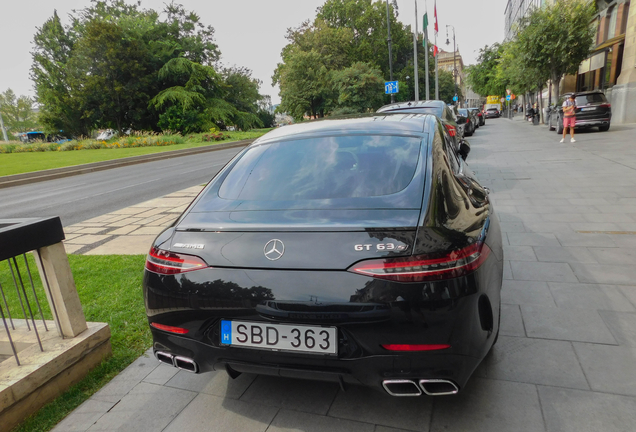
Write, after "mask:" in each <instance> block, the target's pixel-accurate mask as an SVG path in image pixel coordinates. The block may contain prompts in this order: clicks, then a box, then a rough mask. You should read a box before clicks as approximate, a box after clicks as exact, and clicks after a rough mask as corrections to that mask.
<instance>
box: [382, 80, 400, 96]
mask: <svg viewBox="0 0 636 432" xmlns="http://www.w3.org/2000/svg"><path fill="white" fill-rule="evenodd" d="M399 91H400V86H399V84H398V82H397V81H385V82H384V94H394V93H399Z"/></svg>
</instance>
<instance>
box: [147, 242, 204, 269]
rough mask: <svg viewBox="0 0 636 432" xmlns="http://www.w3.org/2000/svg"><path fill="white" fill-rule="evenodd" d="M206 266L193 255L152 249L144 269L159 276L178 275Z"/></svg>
mask: <svg viewBox="0 0 636 432" xmlns="http://www.w3.org/2000/svg"><path fill="white" fill-rule="evenodd" d="M207 266H208V264H207V263H206V262H205V261H203V259H201V258H199V257H198V256H194V255H186V254H179V253H175V252H170V251H166V250H163V249H158V248H152V249H150V252H149V253H148V257H147V258H146V269H147V270H150V271H151V272H154V273H159V274H166V275H171V274H178V273H185V272H189V271H193V270H199V269H202V268H206V267H207Z"/></svg>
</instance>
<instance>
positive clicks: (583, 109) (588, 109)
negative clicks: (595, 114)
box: [581, 107, 596, 111]
mask: <svg viewBox="0 0 636 432" xmlns="http://www.w3.org/2000/svg"><path fill="white" fill-rule="evenodd" d="M595 109H596V107H591V108H581V111H594V110H595Z"/></svg>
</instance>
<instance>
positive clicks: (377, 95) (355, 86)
mask: <svg viewBox="0 0 636 432" xmlns="http://www.w3.org/2000/svg"><path fill="white" fill-rule="evenodd" d="M332 79H333V85H334V88H335V90H336V91H337V94H338V100H337V106H338V108H346V107H350V108H353V109H357V110H359V111H358V112H361V111H367V110H373V111H375V110H376V109H378V108H380V107H381V106H382V104H383V102H384V94H383V93H384V91H383V90H384V78H383V77H382V72H381V71H380V69H378V68H375V67H373V66H371V65H370V64H369V63H363V62H356V63H354V64H353V65H352V66H351V67H348V68H345V69H342V70H340V71H335V72H334V73H333V76H332Z"/></svg>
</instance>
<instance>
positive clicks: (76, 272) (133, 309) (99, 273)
mask: <svg viewBox="0 0 636 432" xmlns="http://www.w3.org/2000/svg"><path fill="white" fill-rule="evenodd" d="M68 258H69V263H70V266H71V271H72V272H73V278H74V279H75V285H76V286H77V292H78V294H79V297H80V301H81V302H82V308H83V310H84V315H85V316H86V320H87V321H93V322H106V323H108V324H109V326H110V331H111V334H112V336H111V345H112V350H113V355H112V357H110V358H108V359H106V360H104V361H103V362H102V363H101V364H100V365H99V366H97V367H96V368H95V369H93V370H91V371H90V372H89V374H88V375H87V376H86V377H85V378H84V379H83V380H82V381H80V382H79V383H77V384H76V385H74V386H73V387H71V388H70V389H69V390H67V391H66V392H65V393H64V394H63V395H61V396H59V397H58V398H57V399H55V400H54V401H52V402H50V403H49V404H47V405H45V406H44V407H43V408H42V409H40V410H39V411H38V412H37V413H35V414H34V415H33V416H31V417H29V418H28V419H26V420H25V421H24V422H23V423H22V424H21V425H20V426H18V427H16V428H15V429H14V431H13V432H45V431H49V430H51V429H52V428H53V427H54V426H55V425H56V424H57V423H59V422H60V421H61V420H63V419H64V417H66V416H67V415H68V414H70V412H71V411H73V410H74V409H75V408H77V407H78V406H79V405H80V404H81V403H82V402H84V401H86V400H87V399H88V398H89V397H90V396H91V395H92V394H94V393H95V392H96V391H97V390H99V389H100V388H102V387H103V386H104V385H105V384H107V383H108V382H109V381H110V380H111V379H112V378H114V377H115V376H116V375H117V374H119V373H120V372H121V371H122V370H124V369H125V368H126V367H127V366H128V365H129V364H131V363H132V362H133V361H134V360H135V359H137V358H138V357H139V356H140V355H142V354H143V353H144V352H145V351H146V350H147V349H148V348H150V346H151V345H152V337H151V335H150V330H149V328H148V321H147V319H146V313H145V309H144V301H143V295H142V290H141V280H142V276H143V267H144V260H145V256H143V255H69V257H68ZM28 260H29V267H30V269H31V273H32V274H33V275H34V276H36V277H35V278H34V282H35V283H36V291H39V292H38V298H39V299H40V301H41V302H43V303H42V307H43V309H45V312H44V314H45V316H46V317H47V318H48V319H50V316H51V315H50V312H49V311H48V307H47V304H46V303H47V302H46V296H45V294H44V292H43V290H42V286H41V283H40V281H39V277H37V268H36V267H35V263H34V262H33V259H32V257H31V256H30V255H29V257H28ZM17 262H18V265H19V266H20V269H21V270H22V271H23V273H22V275H23V278H25V279H26V281H28V276H26V270H25V266H24V259H23V258H22V257H19V258H17ZM25 276H26V277H25ZM0 283H2V287H3V288H4V290H5V294H7V293H8V294H11V291H13V292H12V294H13V295H12V296H11V298H9V299H8V300H9V303H10V307H11V311H12V312H14V311H15V314H14V315H19V316H18V317H15V316H14V318H23V317H22V316H21V309H20V306H19V304H18V303H17V296H16V295H15V289H14V288H13V279H12V277H11V273H10V272H9V266H8V264H7V262H6V261H3V262H0ZM27 283H28V282H27ZM26 288H27V291H30V290H31V287H30V284H29V285H27V286H26ZM32 304H33V303H32ZM18 310H19V311H20V313H18ZM40 324H41V323H40ZM53 331H55V330H53Z"/></svg>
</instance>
